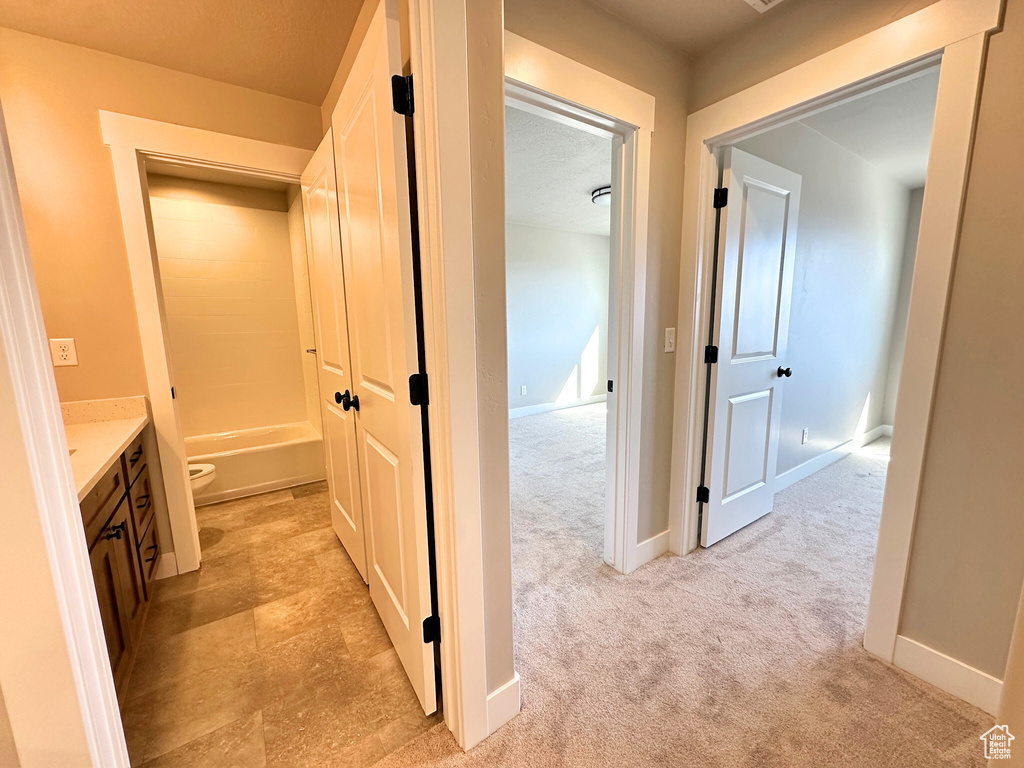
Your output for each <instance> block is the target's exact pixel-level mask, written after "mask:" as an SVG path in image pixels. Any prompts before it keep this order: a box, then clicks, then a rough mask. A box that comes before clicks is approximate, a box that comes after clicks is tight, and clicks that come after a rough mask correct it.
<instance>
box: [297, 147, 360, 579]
mask: <svg viewBox="0 0 1024 768" xmlns="http://www.w3.org/2000/svg"><path fill="white" fill-rule="evenodd" d="M302 207H303V210H304V212H305V219H306V240H307V241H308V248H307V250H308V253H309V261H310V264H309V274H310V286H311V288H312V294H313V311H314V318H315V321H316V322H315V323H314V330H315V338H316V362H317V382H318V384H319V391H320V412H321V414H322V416H323V419H322V420H323V433H324V459H325V461H326V465H327V466H326V469H327V487H328V491H329V496H330V504H331V524H332V525H333V527H334V531H335V533H337V534H338V538H339V539H340V540H341V543H342V544H343V545H344V546H345V550H346V551H347V552H348V555H349V557H351V558H352V562H353V563H355V566H356V568H357V569H358V570H359V573H360V575H361V576H362V577H363V581H366V542H365V538H364V532H363V504H362V499H361V497H360V490H359V463H358V459H357V456H358V449H357V447H356V425H355V420H356V419H355V417H356V414H355V412H353V411H346V410H345V409H344V408H343V407H342V404H341V403H342V395H343V393H345V392H349V391H350V390H351V389H352V370H351V366H350V365H349V341H348V334H349V331H348V319H347V312H346V306H345V280H344V275H343V272H342V260H341V232H340V224H339V221H338V186H337V181H336V177H335V173H334V141H333V136H332V133H331V131H330V130H328V131H327V135H326V136H325V137H324V139H323V141H321V142H320V146H319V147H318V148H317V150H316V153H315V154H314V155H313V159H312V160H310V162H309V165H308V166H307V168H306V170H305V172H303V174H302Z"/></svg>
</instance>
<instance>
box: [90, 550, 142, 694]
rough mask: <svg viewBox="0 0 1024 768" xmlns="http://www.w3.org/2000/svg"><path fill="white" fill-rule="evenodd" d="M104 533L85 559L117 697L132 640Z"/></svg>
mask: <svg viewBox="0 0 1024 768" xmlns="http://www.w3.org/2000/svg"><path fill="white" fill-rule="evenodd" d="M106 535H107V533H106V532H104V533H102V534H100V538H99V540H98V541H97V542H96V545H95V546H94V547H93V548H92V551H91V552H90V553H89V559H90V561H91V562H92V579H93V582H94V583H95V585H96V598H97V601H98V603H99V608H100V619H101V621H102V623H103V634H104V635H105V636H106V639H107V654H108V655H109V656H110V669H111V671H112V672H113V673H114V687H115V688H116V689H117V698H118V700H120V699H122V697H123V695H124V687H125V686H124V683H125V682H126V680H127V678H128V670H129V668H130V665H131V659H132V640H131V632H130V629H129V623H128V616H127V615H126V614H125V613H124V609H123V606H122V602H121V596H120V591H121V576H120V574H119V572H118V570H119V569H118V564H117V557H116V556H115V554H114V548H113V547H112V546H111V541H108V540H107V538H106ZM113 541H116V539H115V540H113Z"/></svg>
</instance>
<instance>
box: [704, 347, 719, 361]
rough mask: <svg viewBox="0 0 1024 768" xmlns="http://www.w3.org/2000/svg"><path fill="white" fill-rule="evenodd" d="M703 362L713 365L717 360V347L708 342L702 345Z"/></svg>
mask: <svg viewBox="0 0 1024 768" xmlns="http://www.w3.org/2000/svg"><path fill="white" fill-rule="evenodd" d="M704 362H705V363H707V364H708V365H714V364H715V363H717V362H718V347H716V346H715V345H714V344H708V345H707V346H706V347H704Z"/></svg>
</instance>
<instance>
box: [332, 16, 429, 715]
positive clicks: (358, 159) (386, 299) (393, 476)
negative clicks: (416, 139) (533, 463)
mask: <svg viewBox="0 0 1024 768" xmlns="http://www.w3.org/2000/svg"><path fill="white" fill-rule="evenodd" d="M399 42H400V40H399V26H398V3H397V1H396V0H384V2H382V3H381V4H380V6H379V7H378V9H377V12H376V13H375V15H374V17H373V20H372V22H371V23H370V27H369V29H368V30H367V33H366V37H365V39H364V40H363V43H362V46H361V47H360V49H359V53H358V54H357V55H356V59H355V62H354V64H353V67H352V72H351V74H350V75H349V78H348V80H347V81H346V83H345V86H344V88H343V89H342V92H341V96H340V98H339V100H338V105H337V107H336V108H335V110H334V114H333V116H332V120H331V123H332V127H333V131H334V157H335V163H336V165H337V173H338V192H339V197H338V201H339V209H340V213H341V233H342V257H343V259H344V267H345V268H344V273H345V295H346V297H347V298H348V318H349V339H350V341H351V355H352V374H353V386H352V396H353V399H354V398H357V397H358V401H357V402H358V409H359V410H358V416H357V418H356V430H357V435H358V444H359V450H358V455H359V469H360V477H361V481H362V491H363V511H364V519H365V520H366V559H367V576H368V580H369V584H370V596H371V597H372V598H373V602H374V605H375V606H376V608H377V612H378V613H379V614H380V618H381V621H382V622H383V623H384V626H385V627H386V628H387V631H388V634H389V635H390V636H391V641H392V642H393V643H394V646H395V650H396V651H397V652H398V656H399V658H400V659H401V660H402V664H403V665H404V666H405V670H406V672H407V673H408V675H409V679H410V680H411V681H412V685H413V688H414V689H415V690H416V693H417V695H418V696H419V699H420V703H421V704H422V705H423V709H424V711H425V712H427V713H430V712H433V711H434V710H435V709H436V691H435V688H434V661H433V645H432V644H428V643H424V631H423V622H424V620H425V619H426V618H427V617H429V616H430V615H431V604H430V571H429V563H428V544H427V510H426V491H425V480H424V478H425V476H424V463H423V461H424V457H423V435H422V431H421V424H420V413H419V409H418V408H417V407H415V406H413V405H412V404H411V403H410V391H409V386H410V385H409V377H410V376H411V375H413V374H415V373H417V372H418V371H419V364H418V360H417V331H416V318H415V284H414V276H413V258H414V254H413V251H412V229H411V221H410V208H409V177H408V163H407V159H406V135H405V118H404V117H402V116H400V115H398V114H396V113H395V112H394V111H393V109H392V96H391V76H392V75H394V74H400V73H401V68H402V62H401V56H400V48H399Z"/></svg>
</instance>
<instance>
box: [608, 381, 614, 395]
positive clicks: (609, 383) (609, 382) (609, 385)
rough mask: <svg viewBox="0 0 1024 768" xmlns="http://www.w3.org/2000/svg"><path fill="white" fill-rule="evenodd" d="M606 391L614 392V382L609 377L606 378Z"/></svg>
mask: <svg viewBox="0 0 1024 768" xmlns="http://www.w3.org/2000/svg"><path fill="white" fill-rule="evenodd" d="M608 391H609V392H614V391H615V382H614V381H612V380H611V379H608Z"/></svg>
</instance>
